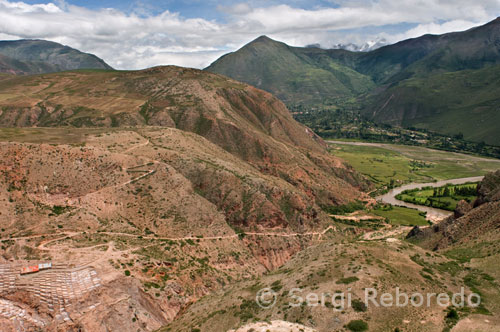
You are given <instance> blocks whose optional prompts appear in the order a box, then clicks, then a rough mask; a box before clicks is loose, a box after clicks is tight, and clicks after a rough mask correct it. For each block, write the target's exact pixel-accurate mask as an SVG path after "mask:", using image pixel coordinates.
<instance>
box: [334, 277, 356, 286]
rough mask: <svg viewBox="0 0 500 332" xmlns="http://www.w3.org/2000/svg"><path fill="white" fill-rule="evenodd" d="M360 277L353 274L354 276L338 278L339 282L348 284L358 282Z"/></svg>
mask: <svg viewBox="0 0 500 332" xmlns="http://www.w3.org/2000/svg"><path fill="white" fill-rule="evenodd" d="M358 280H359V278H358V277H355V276H352V277H345V278H342V279H339V280H337V284H345V285H348V284H351V283H353V282H356V281H358Z"/></svg>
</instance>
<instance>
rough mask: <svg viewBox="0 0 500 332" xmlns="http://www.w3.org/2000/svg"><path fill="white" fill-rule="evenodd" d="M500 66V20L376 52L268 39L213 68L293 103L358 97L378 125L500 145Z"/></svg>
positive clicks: (341, 101) (337, 101) (339, 102)
mask: <svg viewBox="0 0 500 332" xmlns="http://www.w3.org/2000/svg"><path fill="white" fill-rule="evenodd" d="M499 64H500V18H497V19H495V20H494V21H491V22H489V23H487V24H485V25H483V26H480V27H476V28H472V29H470V30H467V31H463V32H454V33H448V34H444V35H424V36H422V37H418V38H413V39H408V40H404V41H401V42H399V43H396V44H393V45H387V46H384V47H380V48H378V49H376V50H373V51H370V52H351V51H347V50H342V49H329V50H324V49H321V48H311V47H308V48H300V47H291V46H288V45H286V44H284V43H281V42H277V41H274V40H272V39H270V38H267V37H265V36H262V37H259V38H257V39H256V40H254V41H252V42H250V43H249V44H247V45H245V46H244V47H242V48H241V49H240V50H238V51H236V52H233V53H229V54H227V55H224V56H222V57H221V58H219V59H218V60H217V61H215V62H214V63H212V64H211V65H210V66H209V67H207V68H206V70H207V71H211V72H217V73H220V74H223V75H226V76H229V77H232V78H234V79H237V80H239V81H242V82H246V83H248V84H252V85H254V86H257V87H260V88H262V89H264V90H267V91H269V92H272V93H273V94H275V95H276V96H277V97H278V98H280V99H281V100H283V101H284V102H285V103H287V104H288V105H297V104H299V105H309V106H317V105H323V104H325V103H327V104H333V105H337V106H338V107H343V105H344V104H345V101H346V100H349V99H352V98H356V99H357V103H358V104H359V105H361V106H360V107H361V112H362V114H364V115H365V116H366V117H367V118H369V119H371V120H374V121H376V122H383V123H388V124H392V125H399V126H405V127H410V126H411V127H417V128H425V129H429V130H433V131H436V132H440V133H445V134H459V133H462V134H463V135H464V137H465V138H466V139H470V140H474V141H485V142H487V143H489V144H499V143H498V142H499V141H500V134H499V133H498V130H496V128H495V124H496V123H499V121H500V112H498V105H499V99H498V96H499V95H500V94H499V91H498V87H499V84H498V77H499V76H498V71H499V67H498V65H499ZM471 117H472V118H473V119H474V121H466V119H469V118H471Z"/></svg>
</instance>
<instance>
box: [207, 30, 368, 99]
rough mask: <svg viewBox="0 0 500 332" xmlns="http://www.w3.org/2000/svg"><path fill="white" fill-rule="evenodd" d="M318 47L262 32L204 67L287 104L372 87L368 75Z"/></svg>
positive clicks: (335, 95)
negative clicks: (288, 42)
mask: <svg viewBox="0 0 500 332" xmlns="http://www.w3.org/2000/svg"><path fill="white" fill-rule="evenodd" d="M323 53H324V51H323V50H321V49H307V48H298V47H290V46H288V45H286V44H284V43H281V42H277V41H274V40H272V39H270V38H268V37H265V36H262V37H259V38H257V39H256V40H254V41H252V42H251V43H249V44H247V45H245V46H244V47H243V48H241V49H240V50H238V51H236V52H234V53H230V54H227V55H225V56H223V57H221V58H220V59H219V60H217V61H216V62H214V63H213V64H211V65H210V66H209V67H208V68H206V70H208V71H211V72H215V73H219V74H223V75H226V76H229V77H231V78H234V79H236V80H239V81H242V82H245V83H248V84H251V85H254V86H256V87H259V88H261V89H264V90H266V91H269V92H271V93H273V94H274V95H276V96H277V97H278V98H280V99H281V100H283V101H284V102H286V103H290V104H314V103H319V102H322V101H323V100H324V99H325V98H329V99H334V98H336V97H345V96H354V95H357V94H359V93H362V92H366V91H368V90H370V89H371V88H373V87H374V84H373V82H372V81H371V79H370V78H369V77H367V76H365V75H362V74H360V73H358V72H356V71H355V70H353V69H352V68H349V67H347V66H345V65H343V64H342V63H341V61H337V60H335V59H332V58H330V57H328V56H323Z"/></svg>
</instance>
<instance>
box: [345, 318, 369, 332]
mask: <svg viewBox="0 0 500 332" xmlns="http://www.w3.org/2000/svg"><path fill="white" fill-rule="evenodd" d="M346 327H347V328H348V329H349V330H350V331H353V332H362V331H367V330H368V324H367V323H366V322H365V321H362V320H352V321H350V322H349V324H347V326H346Z"/></svg>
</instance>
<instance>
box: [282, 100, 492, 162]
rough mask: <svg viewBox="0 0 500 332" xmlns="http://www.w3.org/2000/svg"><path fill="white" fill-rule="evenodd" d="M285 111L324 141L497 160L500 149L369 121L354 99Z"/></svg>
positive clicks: (414, 129)
mask: <svg viewBox="0 0 500 332" xmlns="http://www.w3.org/2000/svg"><path fill="white" fill-rule="evenodd" d="M288 108H289V109H290V111H291V112H292V115H293V117H294V118H295V120H297V121H299V122H300V123H303V124H305V125H306V126H308V127H309V128H311V129H312V130H314V132H315V133H317V134H318V135H319V136H321V137H322V138H324V139H336V140H355V141H363V142H372V143H391V144H404V145H412V146H422V147H427V148H432V149H437V150H443V151H450V152H459V153H470V154H477V155H482V156H485V157H493V158H500V147H499V146H494V145H488V144H486V143H485V142H482V141H479V142H473V141H470V140H467V139H465V138H464V134H463V133H462V132H460V131H459V132H458V133H457V134H453V135H451V134H450V135H446V134H442V133H437V132H435V131H432V130H427V129H425V128H418V129H417V128H414V127H412V126H410V127H408V128H402V127H399V126H392V125H389V124H385V123H377V122H374V121H371V120H368V119H366V118H364V117H363V116H362V115H361V113H360V109H361V105H360V104H359V102H357V101H356V100H355V99H353V98H349V99H346V100H343V99H340V98H339V99H338V100H337V101H336V102H335V103H332V102H328V101H325V102H324V103H323V104H321V105H317V106H303V105H288Z"/></svg>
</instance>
